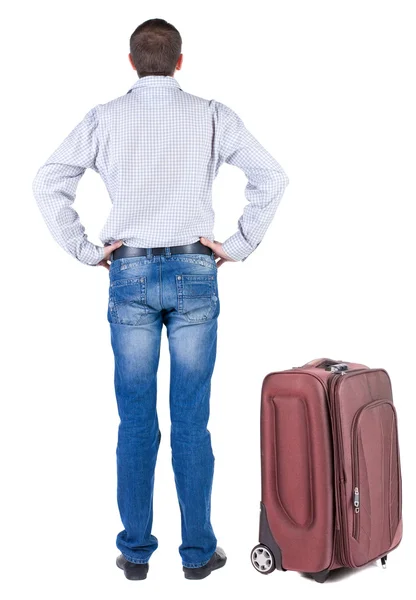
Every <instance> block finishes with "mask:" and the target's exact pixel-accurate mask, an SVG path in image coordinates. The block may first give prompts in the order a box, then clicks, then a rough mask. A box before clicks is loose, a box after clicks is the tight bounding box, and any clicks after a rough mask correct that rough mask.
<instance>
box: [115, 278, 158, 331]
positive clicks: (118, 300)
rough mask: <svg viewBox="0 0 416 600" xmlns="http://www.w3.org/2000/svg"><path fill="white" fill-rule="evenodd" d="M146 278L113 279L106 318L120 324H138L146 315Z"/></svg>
mask: <svg viewBox="0 0 416 600" xmlns="http://www.w3.org/2000/svg"><path fill="white" fill-rule="evenodd" d="M146 302H147V278H146V277H145V276H141V277H134V278H130V279H128V278H121V279H115V280H113V281H111V283H110V290H109V302H108V315H107V316H108V320H109V321H110V323H119V324H121V325H138V323H139V322H140V321H141V319H142V318H143V317H144V316H145V315H147V313H148V312H149V308H148V306H147V305H146Z"/></svg>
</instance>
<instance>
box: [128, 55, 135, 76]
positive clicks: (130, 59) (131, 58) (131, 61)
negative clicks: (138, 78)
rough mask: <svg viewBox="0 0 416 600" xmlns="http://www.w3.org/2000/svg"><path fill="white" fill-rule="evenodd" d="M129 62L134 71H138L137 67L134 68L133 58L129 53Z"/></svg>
mask: <svg viewBox="0 0 416 600" xmlns="http://www.w3.org/2000/svg"><path fill="white" fill-rule="evenodd" d="M129 61H130V64H131V66H132V67H133V69H134V70H135V71H136V67H135V66H134V62H133V57H132V55H131V52H129Z"/></svg>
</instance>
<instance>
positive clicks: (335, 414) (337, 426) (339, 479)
mask: <svg viewBox="0 0 416 600" xmlns="http://www.w3.org/2000/svg"><path fill="white" fill-rule="evenodd" d="M359 371H368V369H352V370H351V371H342V372H341V373H336V374H334V375H333V377H331V379H330V381H329V382H328V383H329V385H328V387H329V398H330V413H331V420H332V424H333V429H334V431H333V439H334V451H335V452H336V455H335V456H334V466H335V477H336V480H335V505H336V513H337V521H338V522H339V525H340V536H339V537H340V544H339V549H340V556H339V560H340V563H341V564H344V565H345V566H347V567H353V566H354V565H353V564H352V563H351V561H350V560H349V558H348V556H349V547H348V541H347V536H348V521H347V514H344V501H343V498H345V479H344V477H345V476H344V465H343V462H342V439H341V416H340V414H339V411H338V410H337V405H336V403H335V391H336V386H337V383H338V382H339V381H340V380H342V379H344V378H345V377H348V375H350V374H354V375H355V374H357V373H358V372H359ZM358 501H359V499H358ZM358 508H359V506H358Z"/></svg>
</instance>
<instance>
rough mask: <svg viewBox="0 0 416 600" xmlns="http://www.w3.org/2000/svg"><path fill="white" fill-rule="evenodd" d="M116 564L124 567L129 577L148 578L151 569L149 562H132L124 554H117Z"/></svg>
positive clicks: (125, 573)
mask: <svg viewBox="0 0 416 600" xmlns="http://www.w3.org/2000/svg"><path fill="white" fill-rule="evenodd" d="M116 565H117V566H118V567H119V569H123V571H124V575H125V576H126V577H127V579H136V580H137V579H146V577H147V572H148V570H149V563H143V564H139V563H132V562H130V561H129V560H127V558H126V557H125V556H124V555H123V554H120V556H117V559H116Z"/></svg>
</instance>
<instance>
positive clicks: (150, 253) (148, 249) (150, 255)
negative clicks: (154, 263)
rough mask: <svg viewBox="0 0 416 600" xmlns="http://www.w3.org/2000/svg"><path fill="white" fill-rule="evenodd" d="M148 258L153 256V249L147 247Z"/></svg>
mask: <svg viewBox="0 0 416 600" xmlns="http://www.w3.org/2000/svg"><path fill="white" fill-rule="evenodd" d="M146 258H148V259H151V258H152V249H151V248H146Z"/></svg>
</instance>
